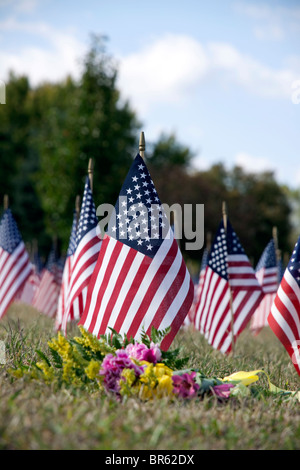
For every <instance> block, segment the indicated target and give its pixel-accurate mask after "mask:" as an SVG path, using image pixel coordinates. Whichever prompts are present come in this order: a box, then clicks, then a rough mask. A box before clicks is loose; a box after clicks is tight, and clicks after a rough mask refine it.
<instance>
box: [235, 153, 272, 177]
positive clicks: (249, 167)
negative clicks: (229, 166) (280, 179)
mask: <svg viewBox="0 0 300 470" xmlns="http://www.w3.org/2000/svg"><path fill="white" fill-rule="evenodd" d="M234 164H235V165H237V166H240V167H242V168H244V169H245V170H246V171H248V172H250V173H262V172H265V171H273V172H274V170H275V168H274V165H273V163H272V162H271V161H270V160H268V159H267V158H264V157H256V156H253V155H250V154H249V153H247V152H239V153H237V155H236V156H235V158H234Z"/></svg>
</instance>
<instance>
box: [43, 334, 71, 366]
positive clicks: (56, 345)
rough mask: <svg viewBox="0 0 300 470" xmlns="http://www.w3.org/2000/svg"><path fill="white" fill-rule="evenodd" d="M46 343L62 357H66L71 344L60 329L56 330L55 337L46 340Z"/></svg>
mask: <svg viewBox="0 0 300 470" xmlns="http://www.w3.org/2000/svg"><path fill="white" fill-rule="evenodd" d="M48 345H49V346H50V348H52V349H54V351H57V352H58V354H60V356H61V357H62V358H63V359H64V358H67V357H68V356H69V354H70V352H71V350H72V346H71V344H70V343H69V342H68V340H67V339H66V338H65V337H64V336H63V335H62V334H61V332H60V331H59V332H58V335H57V339H56V338H53V339H52V341H48Z"/></svg>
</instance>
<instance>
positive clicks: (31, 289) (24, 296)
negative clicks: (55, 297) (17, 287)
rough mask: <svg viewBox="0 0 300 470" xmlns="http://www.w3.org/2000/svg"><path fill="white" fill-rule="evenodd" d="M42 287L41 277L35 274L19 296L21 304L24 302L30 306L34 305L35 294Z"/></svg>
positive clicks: (29, 278)
mask: <svg viewBox="0 0 300 470" xmlns="http://www.w3.org/2000/svg"><path fill="white" fill-rule="evenodd" d="M39 285H40V276H39V275H38V274H37V273H35V272H33V273H32V274H31V275H30V276H29V277H28V279H27V281H26V282H25V284H24V287H23V288H22V290H21V292H20V295H19V296H18V300H19V302H23V303H25V304H28V305H32V301H33V299H34V296H35V293H36V291H37V289H38V287H39Z"/></svg>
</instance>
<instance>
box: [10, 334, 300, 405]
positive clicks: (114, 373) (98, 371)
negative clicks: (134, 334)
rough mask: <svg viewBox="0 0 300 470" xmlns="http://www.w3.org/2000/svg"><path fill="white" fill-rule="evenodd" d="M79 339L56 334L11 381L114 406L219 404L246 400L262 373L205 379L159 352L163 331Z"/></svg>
mask: <svg viewBox="0 0 300 470" xmlns="http://www.w3.org/2000/svg"><path fill="white" fill-rule="evenodd" d="M79 329H80V332H81V336H80V337H74V338H72V339H67V338H66V337H64V336H63V335H62V334H61V333H60V332H58V335H57V338H53V339H52V340H51V341H49V343H48V347H49V355H48V356H46V354H45V353H43V352H41V351H37V354H38V355H39V359H40V360H39V361H37V362H34V363H32V364H21V365H19V366H18V367H17V368H15V369H10V371H9V372H10V373H11V375H13V376H14V377H22V376H28V377H30V378H33V379H42V380H43V381H45V382H46V383H56V385H57V386H58V387H61V386H62V385H64V386H69V387H70V386H71V387H81V388H83V387H84V388H88V389H89V390H93V391H94V390H98V391H101V392H103V393H106V394H108V395H110V396H114V397H115V398H116V399H117V400H119V401H122V400H123V399H125V398H126V397H130V396H131V397H137V398H138V399H141V400H152V399H155V398H162V397H168V398H169V399H172V400H174V399H175V400H176V399H182V400H190V399H194V398H198V399H202V398H203V397H204V396H213V397H216V399H218V400H219V401H220V400H221V401H222V400H228V399H229V398H230V397H234V396H248V395H250V394H251V393H252V392H253V389H252V387H249V386H250V385H251V386H252V384H253V383H254V382H257V381H258V380H259V375H258V374H259V373H265V372H264V371H263V370H255V371H250V372H244V371H239V372H236V373H234V374H232V375H229V376H227V377H223V378H218V377H207V376H206V375H205V374H203V373H202V372H201V371H200V370H198V369H196V368H192V369H184V368H183V367H184V365H186V363H187V361H188V358H181V357H180V356H179V352H180V351H179V349H174V350H173V351H163V350H161V348H160V343H161V341H162V339H163V337H164V336H165V335H166V334H167V333H168V332H169V329H166V330H164V331H157V330H155V329H154V328H152V331H151V339H150V337H149V336H147V335H146V334H143V335H142V338H141V341H140V342H138V341H134V340H133V339H130V340H128V338H127V337H126V336H124V337H123V338H122V337H121V335H119V334H118V333H117V332H116V331H114V330H111V334H110V335H107V336H104V335H103V336H101V337H100V338H99V339H97V338H96V337H95V336H93V335H92V334H90V333H88V332H87V331H86V330H85V329H84V328H83V327H79ZM267 378H268V376H267ZM268 381H269V390H270V391H271V392H275V393H281V394H283V395H285V396H287V397H291V396H296V398H298V399H299V400H300V397H299V392H298V394H295V393H294V392H286V391H284V390H281V389H278V388H277V387H275V386H274V385H273V384H271V382H270V380H269V378H268Z"/></svg>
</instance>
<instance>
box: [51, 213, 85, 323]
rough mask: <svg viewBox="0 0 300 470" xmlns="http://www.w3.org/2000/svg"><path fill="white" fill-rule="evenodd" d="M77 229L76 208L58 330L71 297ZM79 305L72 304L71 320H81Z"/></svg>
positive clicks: (59, 307)
mask: <svg viewBox="0 0 300 470" xmlns="http://www.w3.org/2000/svg"><path fill="white" fill-rule="evenodd" d="M76 231H77V212H76V210H74V213H73V223H72V228H71V234H70V239H69V245H68V250H67V256H66V260H65V265H64V270H63V275H62V282H61V287H60V292H59V298H58V307H57V314H56V320H55V328H56V330H60V329H61V327H62V321H63V317H64V315H65V312H66V309H67V303H68V299H69V287H70V279H71V273H72V262H73V258H74V253H75V249H76ZM78 307H79V304H78V303H76V304H75V306H74V304H73V305H72V306H71V308H70V315H69V318H68V319H69V320H70V321H71V320H74V319H76V320H79V318H80V316H79V309H78Z"/></svg>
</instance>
